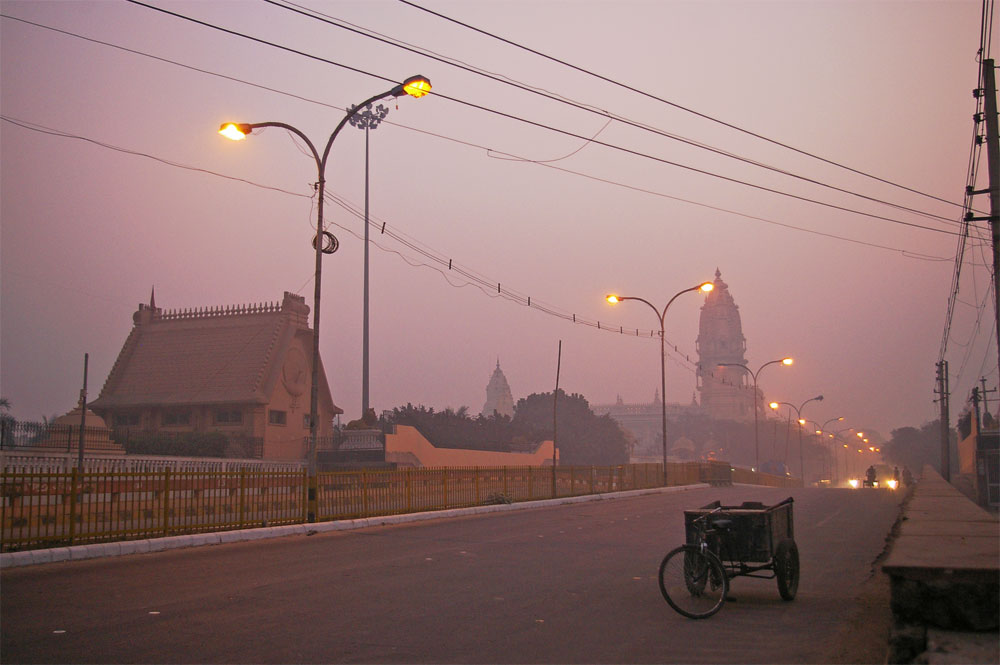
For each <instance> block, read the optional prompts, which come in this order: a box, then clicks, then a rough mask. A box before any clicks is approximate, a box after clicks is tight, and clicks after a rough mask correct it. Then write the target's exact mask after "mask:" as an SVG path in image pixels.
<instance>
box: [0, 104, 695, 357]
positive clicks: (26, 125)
mask: <svg viewBox="0 0 1000 665" xmlns="http://www.w3.org/2000/svg"><path fill="white" fill-rule="evenodd" d="M0 120H2V121H4V122H9V123H11V124H13V125H15V126H18V127H21V128H23V129H27V130H30V131H33V132H38V133H41V134H46V135H50V136H56V137H59V138H67V139H75V140H80V141H84V142H86V143H90V144H93V145H96V146H99V147H102V148H105V149H108V150H113V151H115V152H121V153H124V154H128V155H133V156H136V157H144V158H146V159H151V160H153V161H156V162H159V163H161V164H164V165H166V166H172V167H174V168H179V169H184V170H188V171H195V172H198V173H203V174H206V175H212V176H216V177H219V178H225V179H227V180H235V181H238V182H243V183H246V184H248V185H251V186H253V187H258V188H260V189H265V190H271V191H275V192H280V193H282V194H288V195H291V196H297V197H300V198H307V199H310V200H312V199H313V198H314V196H311V195H307V194H300V193H297V192H292V191H289V190H286V189H281V188H279V187H271V186H269V185H262V184H260V183H256V182H253V181H251V180H246V179H244V178H237V177H234V176H229V175H226V174H223V173H219V172H217V171H211V170H209V169H203V168H198V167H194V166H189V165H186V164H180V163H178V162H173V161H171V160H168V159H163V158H161V157H156V156H155V155H150V154H148V153H143V152H140V151H137V150H131V149H128V148H122V147H120V146H115V145H112V144H110V143H106V142H103V141H97V140H95V139H91V138H87V137H84V136H79V135H75V134H70V133H68V132H63V131H60V130H56V129H52V128H49V127H44V126H42V125H38V124H35V123H30V122H27V121H24V120H19V119H17V118H11V117H8V116H3V115H0ZM326 198H327V200H329V201H330V202H331V203H334V204H336V205H338V206H340V207H342V208H344V209H345V210H347V211H348V212H350V213H351V214H353V215H355V216H357V217H359V218H361V219H364V215H363V213H362V212H360V211H359V210H358V209H357V208H356V207H355V206H352V205H350V204H349V203H347V202H346V200H345V199H342V198H341V197H339V196H336V195H334V194H332V193H329V192H328V193H327V196H326ZM372 219H373V220H374V219H375V218H372ZM372 224H375V222H374V221H373V222H372ZM337 226H340V225H337ZM340 228H344V229H345V230H348V229H346V227H343V226H340ZM381 231H382V232H383V233H384V234H385V235H388V236H389V237H391V238H393V239H394V240H396V241H397V242H399V243H400V244H401V245H403V246H404V247H407V248H409V249H410V250H411V251H414V252H416V253H418V254H420V255H421V256H424V257H425V258H427V259H429V260H431V261H433V262H434V263H437V264H438V265H441V266H444V265H447V266H448V269H449V271H451V272H453V273H454V274H457V275H459V276H461V277H462V278H464V279H465V280H466V281H468V282H469V283H470V285H472V286H476V287H477V288H479V289H480V290H482V291H483V292H484V293H486V294H487V295H491V296H492V297H500V298H504V299H506V300H509V301H511V302H514V303H516V304H519V305H523V306H526V307H529V308H532V309H536V310H538V311H541V312H543V313H545V314H549V315H551V316H556V317H558V318H561V319H564V320H567V321H570V322H572V323H574V324H578V325H584V326H589V327H592V328H596V329H598V330H602V331H605V332H614V333H619V334H626V335H631V334H632V332H631V330H632V329H626V328H624V327H623V326H622V325H621V324H618V325H615V324H609V323H608V322H604V323H603V324H602V322H601V321H600V320H597V319H588V318H586V317H583V316H578V315H576V314H575V313H569V312H567V311H566V310H562V309H559V308H557V307H556V306H554V305H550V304H547V303H545V302H542V301H539V300H537V299H534V300H533V299H532V298H531V297H530V296H527V295H524V294H523V293H521V292H519V291H515V290H513V289H511V288H510V287H505V286H503V282H500V281H493V280H492V279H487V278H485V277H483V276H482V275H480V274H479V273H477V272H475V271H473V270H472V269H470V268H466V267H464V266H462V265H460V264H459V263H457V262H455V261H454V260H452V259H446V258H444V255H443V254H440V253H438V252H436V251H435V250H428V249H426V248H425V247H424V246H423V245H422V244H420V243H419V242H418V241H416V240H413V239H411V238H408V237H407V236H405V235H404V234H402V233H400V232H398V231H396V230H395V229H392V228H389V227H388V225H387V224H384V223H383V224H382V225H381ZM350 232H351V233H352V234H354V235H357V234H355V233H354V232H353V231H350ZM380 249H382V248H381V247H380ZM387 251H388V250H387ZM398 254H399V256H400V257H402V258H403V259H404V260H406V257H405V256H404V255H402V254H401V253H398ZM407 262H409V261H407ZM411 265H415V264H412V263H411ZM427 267H432V268H434V266H427ZM434 269H435V270H438V269H437V268H434ZM438 272H441V271H440V270H438ZM442 274H444V273H443V272H442ZM453 286H454V284H453ZM494 288H495V291H496V294H495V295H493V291H494ZM639 332H640V331H639V330H636V332H635V335H634V336H636V337H644V336H645V335H641V334H639ZM650 336H652V333H651V335H650ZM672 346H673V348H674V351H675V352H676V353H678V354H681V352H680V351H679V350H678V348H677V346H676V345H672ZM681 355H684V354H681ZM688 362H690V360H688Z"/></svg>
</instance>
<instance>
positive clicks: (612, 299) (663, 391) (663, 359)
mask: <svg viewBox="0 0 1000 665" xmlns="http://www.w3.org/2000/svg"><path fill="white" fill-rule="evenodd" d="M714 288H715V285H714V284H712V282H702V283H701V284H699V285H698V286H692V287H691V288H690V289H684V290H683V291H678V292H677V293H676V294H675V295H674V297H673V298H671V299H670V300H669V301H668V302H667V305H666V307H664V308H663V311H662V312H661V311H660V310H658V309H656V305H654V304H653V303H651V302H649V301H648V300H645V299H643V298H636V297H633V296H619V295H615V294H611V295H609V296H607V297H606V298H605V300H607V301H608V302H609V303H611V304H612V305H617V304H618V303H620V302H623V301H625V300H638V301H639V302H641V303H645V304H646V305H648V306H649V308H650V309H652V310H653V311H654V312H655V313H656V317H657V318H658V319H659V320H660V408H661V416H662V426H663V429H662V437H663V484H664V485H666V484H667V351H666V346H665V344H666V338H667V335H666V331H665V330H664V327H663V321H664V318H665V317H666V316H667V310H668V309H670V305H671V304H672V303H673V302H674V301H675V300H677V296H680V295H682V294H685V293H691V292H692V291H701V292H702V293H708V292H709V291H711V290H712V289H714Z"/></svg>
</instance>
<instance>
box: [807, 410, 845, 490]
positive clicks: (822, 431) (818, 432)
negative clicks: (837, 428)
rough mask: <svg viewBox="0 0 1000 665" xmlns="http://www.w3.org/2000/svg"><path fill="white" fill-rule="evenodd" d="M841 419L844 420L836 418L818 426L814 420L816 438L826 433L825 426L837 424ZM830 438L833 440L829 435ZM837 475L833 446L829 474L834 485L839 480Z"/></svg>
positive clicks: (840, 417) (835, 450)
mask: <svg viewBox="0 0 1000 665" xmlns="http://www.w3.org/2000/svg"><path fill="white" fill-rule="evenodd" d="M843 419H844V417H843V416H837V417H836V418H830V419H829V420H827V421H826V422H824V423H823V424H822V425H820V424H819V423H818V422H816V421H815V420H814V421H812V423H813V425H816V436H823V434H825V433H826V426H827V425H829V424H830V423H832V422H839V421H841V420H843ZM830 438H833V436H832V435H831V437H830ZM837 475H838V473H837V448H836V446H834V447H833V473H832V474H831V480H833V481H834V483H836V482H837V481H838V480H839V478H837V477H836V476H837Z"/></svg>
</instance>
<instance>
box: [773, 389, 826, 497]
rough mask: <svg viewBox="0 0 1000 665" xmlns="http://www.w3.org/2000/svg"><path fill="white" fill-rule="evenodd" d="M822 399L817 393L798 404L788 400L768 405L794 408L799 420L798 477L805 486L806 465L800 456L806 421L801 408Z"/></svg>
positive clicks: (775, 407) (774, 407)
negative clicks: (803, 428)
mask: <svg viewBox="0 0 1000 665" xmlns="http://www.w3.org/2000/svg"><path fill="white" fill-rule="evenodd" d="M822 401H823V396H822V395H817V396H816V397H810V398H809V399H807V400H806V401H804V402H802V404H799V405H798V406H795V405H794V404H789V403H788V402H771V404H770V405H769V406H770V407H771V408H772V409H774V410H775V411H777V410H778V407H779V406H781V405H784V406H787V407H789V408H792V409H795V416H796V418H798V421H799V477H800V478H802V486H803V487H805V485H806V466H805V460H804V459H803V457H802V427H803V425H805V424H806V421H805V419H804V418H803V417H802V409H803V408H804V407H805V405H806V404H808V403H809V402H822Z"/></svg>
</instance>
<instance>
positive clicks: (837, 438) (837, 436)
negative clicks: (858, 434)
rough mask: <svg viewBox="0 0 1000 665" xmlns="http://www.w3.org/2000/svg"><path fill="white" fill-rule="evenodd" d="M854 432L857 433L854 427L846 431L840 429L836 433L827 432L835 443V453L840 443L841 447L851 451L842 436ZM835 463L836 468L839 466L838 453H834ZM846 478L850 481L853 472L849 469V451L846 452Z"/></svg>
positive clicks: (846, 428)
mask: <svg viewBox="0 0 1000 665" xmlns="http://www.w3.org/2000/svg"><path fill="white" fill-rule="evenodd" d="M854 431H856V430H855V429H854V428H853V427H845V428H844V429H839V430H837V431H836V432H827V435H828V436H829V437H830V438H831V439H833V442H834V445H833V449H834V451H836V450H837V444H838V443H840V444H841V446H843V447H844V448H847V449H848V450H849V448H850V447H849V446H848V445H847V443H845V440H844V439H843V438H842V437H841V436H840V435H841V434H843V433H844V432H854ZM833 463H834V466H836V464H837V455H836V453H834V456H833ZM838 473H839V471H838ZM844 477H845V479H847V480H850V477H851V470H850V469H849V468H848V462H847V451H845V452H844Z"/></svg>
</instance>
